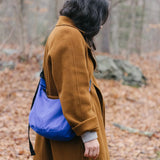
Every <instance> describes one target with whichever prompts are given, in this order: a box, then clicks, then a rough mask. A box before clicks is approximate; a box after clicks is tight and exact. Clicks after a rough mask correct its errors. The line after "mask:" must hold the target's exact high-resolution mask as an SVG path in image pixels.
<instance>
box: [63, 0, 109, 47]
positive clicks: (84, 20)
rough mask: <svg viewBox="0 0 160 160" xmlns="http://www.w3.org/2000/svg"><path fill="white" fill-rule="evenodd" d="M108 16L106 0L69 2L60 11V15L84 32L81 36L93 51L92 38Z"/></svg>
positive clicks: (76, 0) (75, 0)
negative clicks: (67, 18) (70, 20)
mask: <svg viewBox="0 0 160 160" xmlns="http://www.w3.org/2000/svg"><path fill="white" fill-rule="evenodd" d="M108 14H109V11H108V2H107V0H69V1H66V2H65V3H64V6H63V8H62V9H61V11H60V15H63V16H67V17H69V18H71V19H72V20H73V22H74V24H75V25H76V27H78V28H79V29H81V30H83V31H84V32H85V33H82V34H83V36H84V38H85V40H86V41H87V43H88V44H89V45H90V47H92V48H93V49H96V47H95V45H94V42H93V37H94V36H95V35H97V34H98V33H99V30H100V27H101V25H103V24H104V23H105V22H106V20H107V18H108Z"/></svg>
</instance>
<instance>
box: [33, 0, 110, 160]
mask: <svg viewBox="0 0 160 160" xmlns="http://www.w3.org/2000/svg"><path fill="white" fill-rule="evenodd" d="M107 17H108V3H107V1H106V0H68V1H66V2H65V4H64V6H63V8H62V9H61V11H60V17H59V20H58V22H57V24H56V26H55V28H54V29H53V31H52V32H51V34H50V36H49V38H48V40H47V43H46V46H45V55H44V63H43V69H44V77H45V81H46V92H47V96H48V97H49V98H53V99H56V98H59V99H60V101H61V106H62V110H63V114H64V116H65V118H66V119H67V121H68V123H69V124H70V126H71V128H72V130H73V131H74V132H75V134H76V136H75V138H73V139H72V140H70V141H55V140H50V139H47V138H45V137H43V136H40V135H38V134H37V136H36V142H35V152H36V155H35V156H34V160H91V159H97V160H109V153H108V148H107V140H106V135H105V104H104V100H103V97H102V94H101V91H100V89H99V87H98V85H97V83H96V80H95V78H94V75H93V72H94V69H95V67H96V62H95V59H94V57H93V55H92V50H95V49H96V48H95V45H94V42H93V38H94V36H95V35H97V34H98V32H99V30H100V28H101V26H102V25H103V24H104V23H105V22H106V20H107Z"/></svg>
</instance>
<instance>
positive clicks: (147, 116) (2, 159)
mask: <svg viewBox="0 0 160 160" xmlns="http://www.w3.org/2000/svg"><path fill="white" fill-rule="evenodd" d="M42 52H43V51H42V49H41V48H39V49H36V51H35V53H34V55H33V56H31V58H30V60H29V61H28V62H20V60H21V61H22V60H23V58H22V57H20V56H18V55H11V56H6V55H4V54H2V53H0V54H1V58H0V61H9V60H12V61H14V62H16V67H15V69H13V70H9V69H5V70H3V71H0V86H1V87H0V160H25V159H26V160H27V159H32V158H31V157H30V153H29V149H28V139H27V126H28V114H29V110H30V104H31V100H32V97H33V95H34V91H35V89H36V86H37V83H38V76H36V74H35V73H37V72H38V71H39V70H40V67H39V63H38V62H37V57H41V54H39V53H42ZM116 58H123V56H119V57H116ZM18 59H19V60H18ZM130 61H131V62H132V63H133V64H135V65H137V66H139V67H140V68H141V69H142V71H143V73H144V75H145V76H146V77H147V79H148V85H147V86H144V87H142V88H133V87H129V86H124V85H122V84H121V82H116V81H112V80H98V83H99V85H100V88H101V89H102V92H103V95H104V99H105V102H106V135H107V139H108V147H109V151H110V157H111V160H160V56H159V54H158V53H150V54H146V55H145V54H144V55H142V56H141V57H140V56H137V55H131V57H130ZM113 123H118V124H119V125H123V126H126V127H131V128H134V129H138V130H140V131H150V132H153V133H154V134H153V136H152V137H147V136H144V135H140V134H138V133H137V134H135V133H129V132H127V131H122V130H121V129H119V128H117V127H115V126H114V125H113ZM31 137H32V140H33V142H34V139H35V134H34V133H33V132H32V133H31Z"/></svg>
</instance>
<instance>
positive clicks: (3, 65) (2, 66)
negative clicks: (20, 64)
mask: <svg viewBox="0 0 160 160" xmlns="http://www.w3.org/2000/svg"><path fill="white" fill-rule="evenodd" d="M5 68H9V69H14V68H15V63H14V62H13V61H9V62H0V70H4V69H5Z"/></svg>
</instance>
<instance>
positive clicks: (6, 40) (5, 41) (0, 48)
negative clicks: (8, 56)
mask: <svg viewBox="0 0 160 160" xmlns="http://www.w3.org/2000/svg"><path fill="white" fill-rule="evenodd" d="M14 30H15V28H12V30H11V31H10V33H9V36H8V37H7V38H6V39H5V40H4V41H3V42H2V44H1V46H0V50H2V49H3V47H4V45H5V44H6V43H7V42H8V41H9V39H10V38H11V36H12V34H13V32H14Z"/></svg>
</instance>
